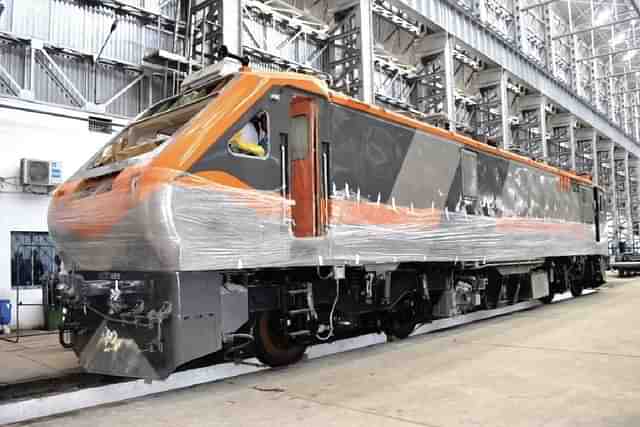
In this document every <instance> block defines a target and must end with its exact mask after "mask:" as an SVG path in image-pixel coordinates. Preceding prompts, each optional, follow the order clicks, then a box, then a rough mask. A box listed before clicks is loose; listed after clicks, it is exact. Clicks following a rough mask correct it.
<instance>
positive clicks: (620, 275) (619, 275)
mask: <svg viewBox="0 0 640 427" xmlns="http://www.w3.org/2000/svg"><path fill="white" fill-rule="evenodd" d="M625 273H626V271H624V270H618V277H624V276H625Z"/></svg>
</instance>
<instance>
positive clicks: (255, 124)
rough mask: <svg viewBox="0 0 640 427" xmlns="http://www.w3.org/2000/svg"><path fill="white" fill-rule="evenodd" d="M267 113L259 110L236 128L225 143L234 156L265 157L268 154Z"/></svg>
mask: <svg viewBox="0 0 640 427" xmlns="http://www.w3.org/2000/svg"><path fill="white" fill-rule="evenodd" d="M270 145H271V142H270V140H269V115H268V114H267V113H266V112H265V111H261V112H259V113H258V114H256V115H255V116H253V117H252V118H251V120H249V122H248V123H246V124H245V125H244V126H243V127H242V128H240V130H238V131H237V132H236V133H235V134H234V135H233V136H232V137H231V139H230V140H229V143H228V144H227V146H228V148H229V152H230V153H231V154H233V155H235V156H246V157H257V158H259V159H265V158H267V157H268V156H269V148H270Z"/></svg>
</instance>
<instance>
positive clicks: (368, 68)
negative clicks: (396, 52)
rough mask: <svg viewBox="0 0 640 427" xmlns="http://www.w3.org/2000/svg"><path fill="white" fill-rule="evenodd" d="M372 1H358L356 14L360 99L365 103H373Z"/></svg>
mask: <svg viewBox="0 0 640 427" xmlns="http://www.w3.org/2000/svg"><path fill="white" fill-rule="evenodd" d="M372 1H373V0H360V1H359V7H358V12H357V20H358V24H359V25H358V26H359V27H360V38H359V41H360V93H359V95H360V99H361V100H362V101H364V102H367V103H371V104H373V103H374V100H375V94H374V82H373V43H374V42H373V23H372V21H373V11H372V9H371V2H372Z"/></svg>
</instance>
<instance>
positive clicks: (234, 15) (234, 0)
mask: <svg viewBox="0 0 640 427" xmlns="http://www.w3.org/2000/svg"><path fill="white" fill-rule="evenodd" d="M241 3H242V2H241V0H225V1H224V2H222V22H221V25H222V44H223V45H225V46H227V48H228V49H229V52H231V53H233V54H235V55H242V4H241Z"/></svg>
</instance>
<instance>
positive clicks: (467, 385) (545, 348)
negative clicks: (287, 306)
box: [31, 277, 640, 427]
mask: <svg viewBox="0 0 640 427" xmlns="http://www.w3.org/2000/svg"><path fill="white" fill-rule="evenodd" d="M638 325H640V279H618V278H615V277H614V278H612V279H611V280H610V283H609V285H608V286H607V287H606V288H604V289H602V290H601V291H600V292H597V293H593V294H591V295H586V296H584V297H582V298H579V299H569V300H566V301H562V302H557V303H554V304H552V305H550V306H543V307H539V308H536V309H532V310H529V311H526V312H521V313H517V314H513V315H509V316H506V317H501V318H497V319H493V320H489V321H484V322H479V323H476V324H473V325H469V326H464V327H461V328H457V329H453V330H449V331H445V332H441V333H435V334H431V335H424V336H418V337H413V338H410V339H408V340H405V341H398V342H393V343H389V344H385V345H381V346H376V347H373V348H368V349H362V350H356V351H352V352H349V353H346V354H345V353H343V354H340V355H335V356H329V357H325V358H322V359H319V360H313V361H310V362H306V363H302V364H299V365H296V366H293V367H290V368H287V369H280V370H275V371H274V370H272V371H268V372H263V373H260V374H252V375H249V376H245V377H241V378H236V379H233V380H228V381H224V382H221V383H215V384H209V385H203V386H197V387H193V388H191V389H187V390H183V391H177V392H169V393H166V394H163V395H160V396H156V397H152V398H145V399H140V400H136V401H131V402H127V403H124V404H118V405H111V406H107V407H102V408H96V409H90V410H85V411H81V412H77V413H73V414H69V415H66V416H60V417H55V418H50V419H47V420H42V421H40V422H36V423H33V424H31V425H34V426H60V425H64V426H65V427H76V426H90V427H99V426H108V427H113V426H114V425H117V426H136V427H145V426H181V427H182V426H185V427H186V426H252V427H255V426H280V427H286V426H296V427H298V426H300V425H305V426H323V427H324V426H366V427H373V426H434V427H435V426H447V427H452V426H491V427H499V426H505V427H507V426H508V427H515V426H567V427H568V426H571V427H575V426H607V427H613V426H632V427H635V426H640V327H638Z"/></svg>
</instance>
